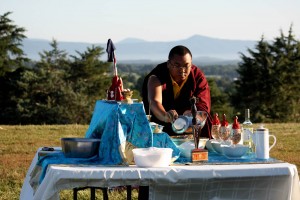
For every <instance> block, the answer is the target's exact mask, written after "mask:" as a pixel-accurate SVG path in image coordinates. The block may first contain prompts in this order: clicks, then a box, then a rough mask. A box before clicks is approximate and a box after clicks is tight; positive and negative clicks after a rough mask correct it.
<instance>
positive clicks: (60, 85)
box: [17, 40, 77, 124]
mask: <svg viewBox="0 0 300 200" xmlns="http://www.w3.org/2000/svg"><path fill="white" fill-rule="evenodd" d="M50 45H51V47H52V49H51V50H49V51H43V52H42V53H40V57H41V59H40V61H38V62H37V63H36V66H35V67H34V68H33V69H32V70H27V71H25V72H24V73H23V76H22V80H21V81H20V82H19V87H20V88H22V91H23V93H22V98H20V99H18V106H17V108H18V110H19V112H20V113H21V122H22V123H25V124H27V123H32V124H44V123H46V124H61V123H71V122H72V120H71V119H72V116H73V115H74V112H75V110H74V109H73V107H74V106H73V104H74V100H76V97H77V94H76V93H74V91H73V89H72V87H71V85H70V84H69V83H68V82H66V81H65V80H66V77H67V76H68V74H67V73H66V71H67V70H68V69H69V68H70V62H69V60H68V58H67V53H66V52H65V51H63V50H59V48H58V44H57V42H56V41H55V40H53V41H52V43H51V44H50Z"/></svg>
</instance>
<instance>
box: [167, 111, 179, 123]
mask: <svg viewBox="0 0 300 200" xmlns="http://www.w3.org/2000/svg"><path fill="white" fill-rule="evenodd" d="M177 118H178V113H177V112H176V110H169V111H168V112H167V120H166V122H171V123H173V122H174V121H175V120H176V119H177Z"/></svg>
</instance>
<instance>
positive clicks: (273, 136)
mask: <svg viewBox="0 0 300 200" xmlns="http://www.w3.org/2000/svg"><path fill="white" fill-rule="evenodd" d="M269 137H272V138H273V139H274V142H273V144H272V145H271V146H270V147H269V151H270V150H271V149H272V148H273V147H274V146H275V144H276V137H275V135H269Z"/></svg>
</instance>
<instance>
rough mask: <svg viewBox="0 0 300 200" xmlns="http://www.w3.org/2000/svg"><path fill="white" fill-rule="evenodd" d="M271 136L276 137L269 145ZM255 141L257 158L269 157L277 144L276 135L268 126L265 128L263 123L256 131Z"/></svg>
mask: <svg viewBox="0 0 300 200" xmlns="http://www.w3.org/2000/svg"><path fill="white" fill-rule="evenodd" d="M270 137H273V139H274V142H273V144H272V145H271V146H269V145H270V144H269V138H270ZM253 142H254V145H255V155H256V158H258V159H269V158H270V155H269V152H270V150H271V149H272V148H273V147H274V146H275V144H276V137H275V136H274V135H270V134H269V130H268V129H267V128H264V127H263V125H261V126H260V127H259V128H258V129H256V130H255V131H254V134H253Z"/></svg>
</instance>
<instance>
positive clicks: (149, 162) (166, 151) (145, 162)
mask: <svg viewBox="0 0 300 200" xmlns="http://www.w3.org/2000/svg"><path fill="white" fill-rule="evenodd" d="M132 152H133V157H134V162H135V164H136V166H138V167H167V166H169V165H170V164H171V160H172V152H173V149H171V148H156V147H149V148H137V149H132Z"/></svg>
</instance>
